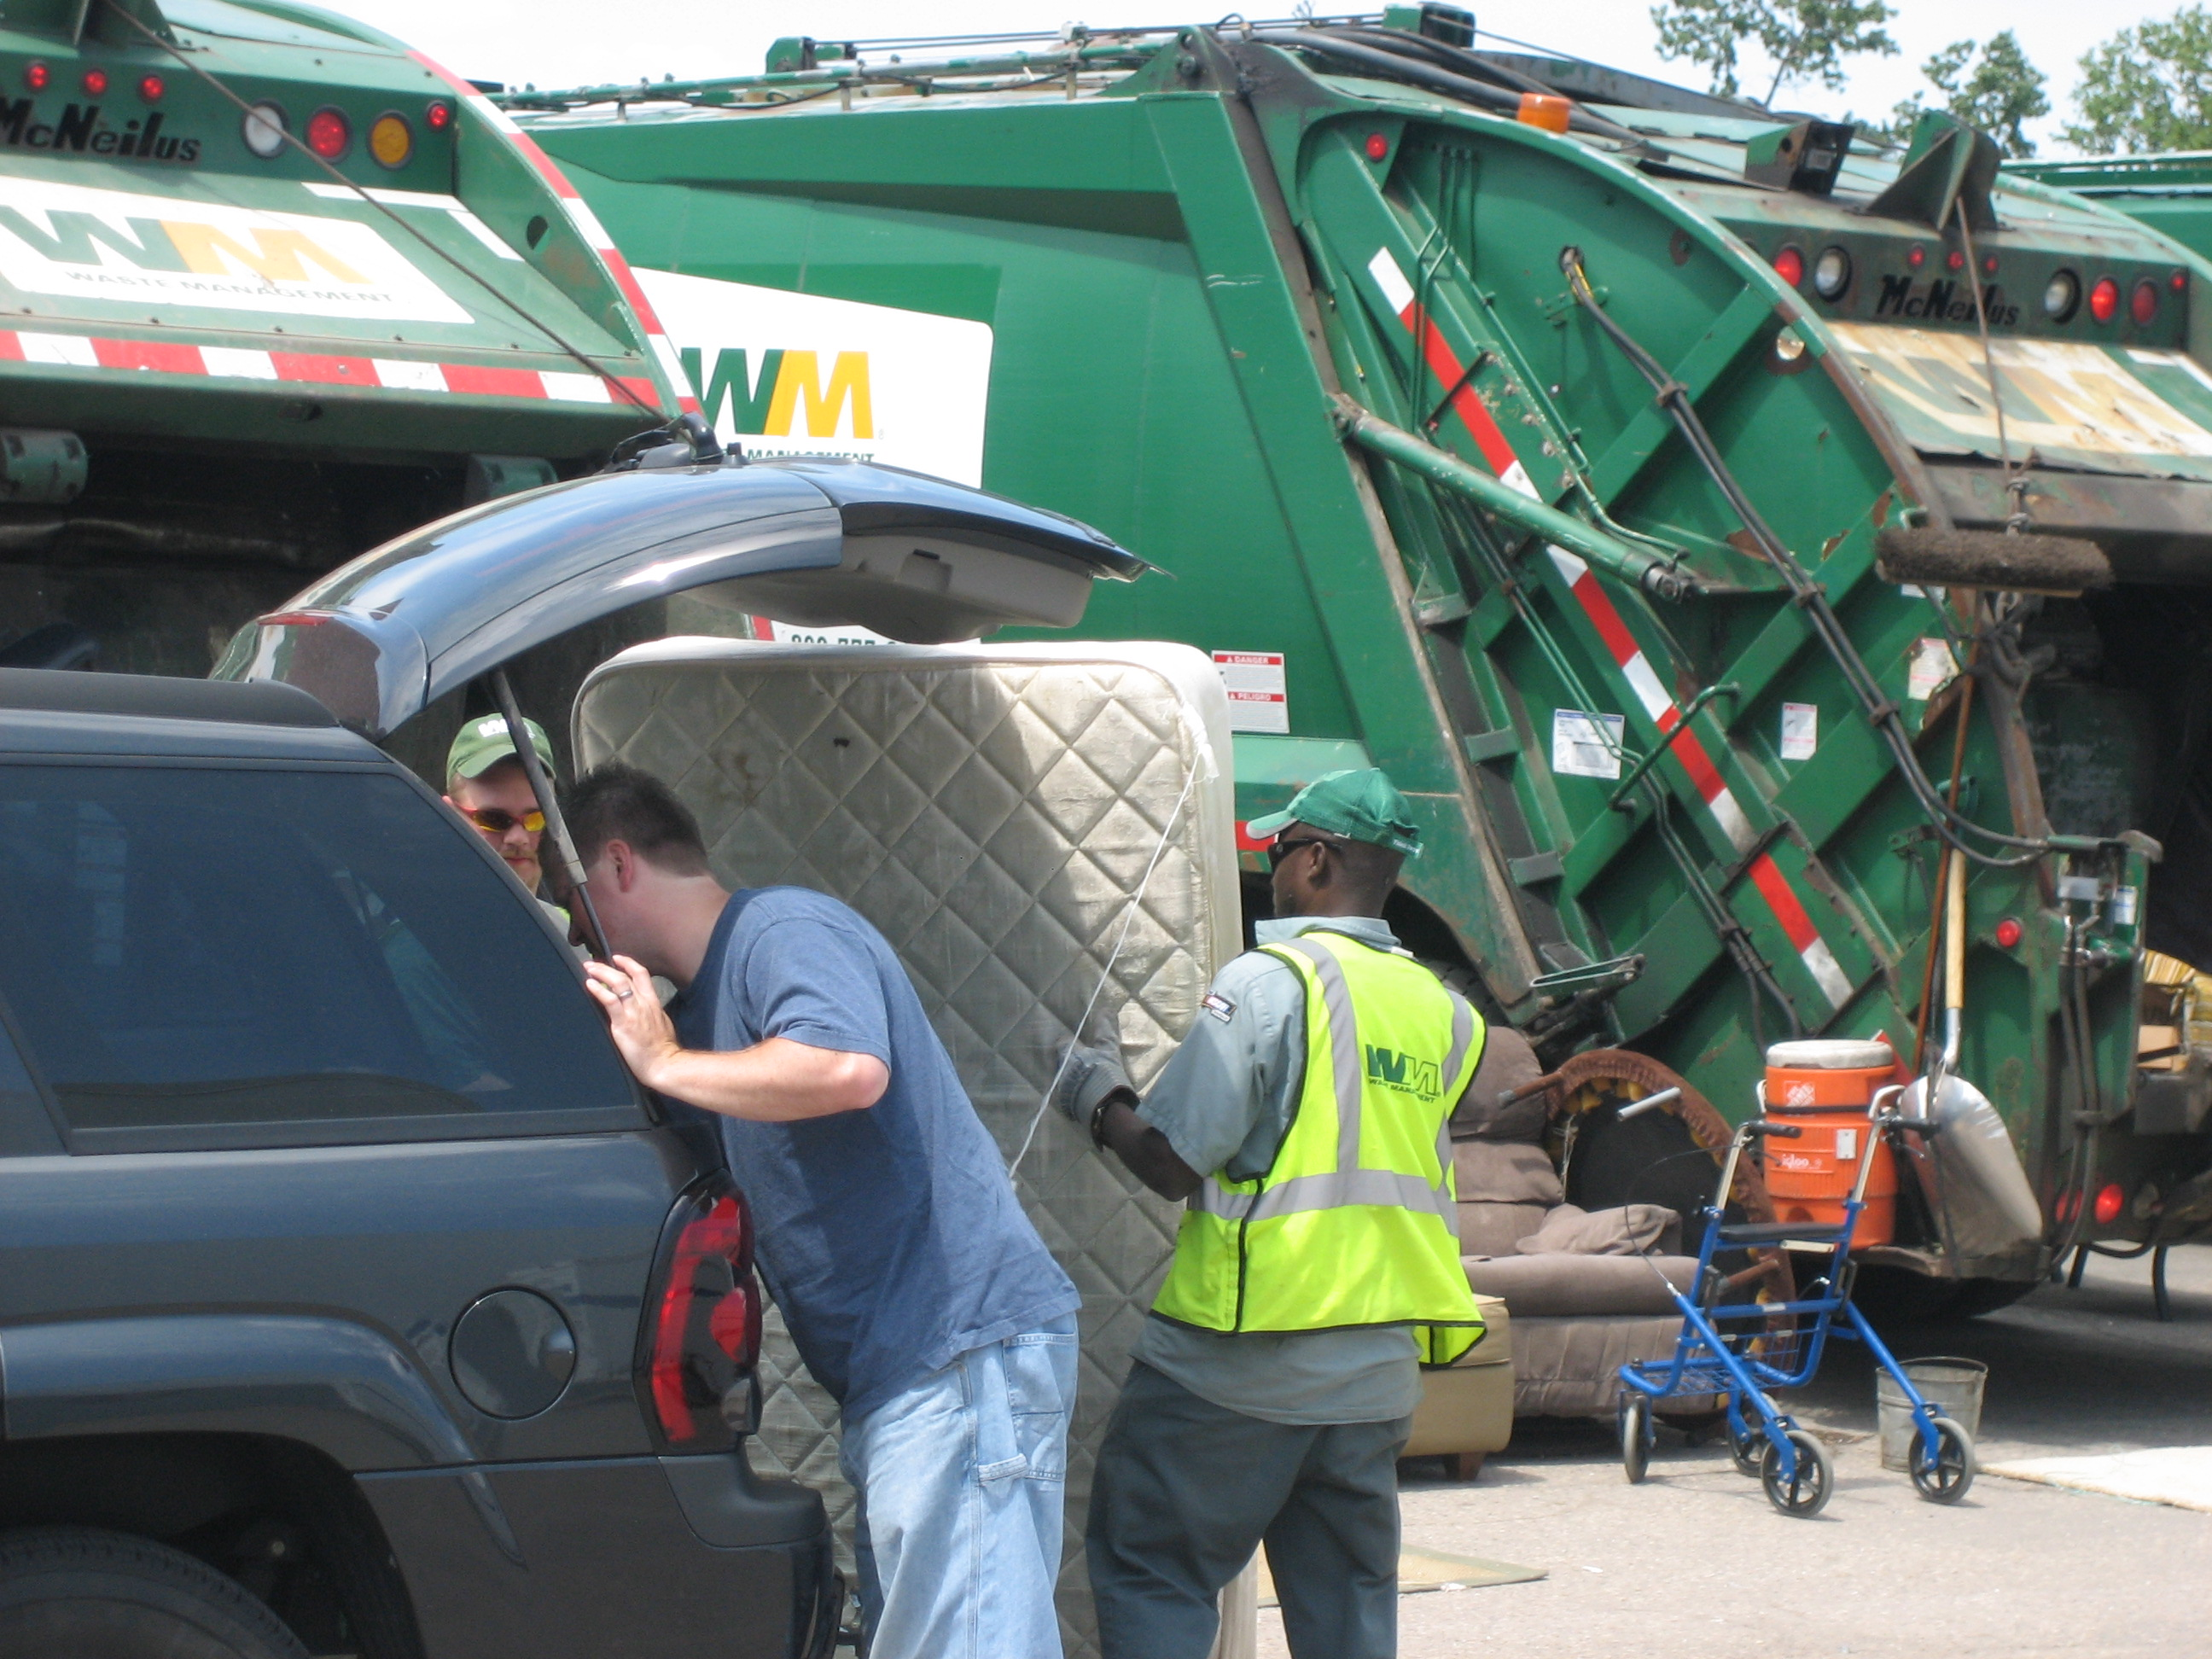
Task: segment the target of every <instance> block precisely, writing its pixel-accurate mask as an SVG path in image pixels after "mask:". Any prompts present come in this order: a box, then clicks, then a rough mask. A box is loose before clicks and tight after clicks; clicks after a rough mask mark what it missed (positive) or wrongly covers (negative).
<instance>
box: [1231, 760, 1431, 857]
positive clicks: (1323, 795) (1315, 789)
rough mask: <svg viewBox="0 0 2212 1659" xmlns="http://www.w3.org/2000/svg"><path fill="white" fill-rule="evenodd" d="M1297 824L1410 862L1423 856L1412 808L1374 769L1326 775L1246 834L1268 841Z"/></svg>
mask: <svg viewBox="0 0 2212 1659" xmlns="http://www.w3.org/2000/svg"><path fill="white" fill-rule="evenodd" d="M1293 823H1310V824H1311V825H1313V827H1314V828H1315V829H1325V830H1327V831H1328V833H1329V834H1330V835H1332V836H1343V837H1344V838H1345V839H1346V841H1366V842H1374V843H1375V845H1376V846H1377V847H1387V848H1389V849H1390V850H1391V851H1392V852H1394V853H1403V854H1406V855H1407V857H1408V858H1419V856H1420V853H1421V832H1420V829H1419V828H1418V827H1417V826H1416V825H1415V824H1414V823H1413V804H1412V803H1411V802H1409V801H1408V800H1407V799H1406V798H1405V796H1403V795H1401V793H1398V786H1397V785H1396V784H1395V783H1393V782H1391V781H1390V777H1389V774H1388V773H1386V772H1380V771H1377V770H1376V769H1375V768H1373V767H1371V766H1370V767H1366V768H1364V769H1356V770H1346V771H1342V772H1328V773H1324V774H1323V775H1322V776H1320V777H1317V778H1316V779H1315V780H1314V781H1312V782H1311V783H1310V784H1308V785H1307V786H1306V787H1304V788H1303V789H1301V790H1299V791H1298V793H1297V794H1295V795H1293V796H1291V804H1290V805H1288V806H1285V808H1284V809H1283V810H1282V811H1279V812H1270V813H1268V814H1267V816H1266V817H1258V818H1254V819H1253V820H1252V821H1251V822H1250V823H1248V824H1246V825H1245V826H1244V833H1245V834H1246V835H1248V836H1251V838H1252V839H1253V840H1255V841H1265V840H1266V839H1267V837H1268V836H1273V835H1279V834H1280V833H1281V832H1282V830H1283V829H1284V828H1285V826H1287V825H1289V824H1293Z"/></svg>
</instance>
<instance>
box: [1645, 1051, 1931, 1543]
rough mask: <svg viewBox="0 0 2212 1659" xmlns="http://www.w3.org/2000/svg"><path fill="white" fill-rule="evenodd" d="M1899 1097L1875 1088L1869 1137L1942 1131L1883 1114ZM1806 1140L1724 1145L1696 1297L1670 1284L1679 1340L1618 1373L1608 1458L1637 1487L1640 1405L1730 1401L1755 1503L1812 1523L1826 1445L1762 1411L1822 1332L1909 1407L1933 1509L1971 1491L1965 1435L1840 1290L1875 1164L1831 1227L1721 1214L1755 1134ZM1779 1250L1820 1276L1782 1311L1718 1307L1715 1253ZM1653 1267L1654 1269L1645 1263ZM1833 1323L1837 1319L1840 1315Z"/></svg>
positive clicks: (1823, 1496)
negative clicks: (1808, 1259) (1862, 1347)
mask: <svg viewBox="0 0 2212 1659" xmlns="http://www.w3.org/2000/svg"><path fill="white" fill-rule="evenodd" d="M1680 1092H1681V1091H1680V1090H1679V1089H1668V1090H1665V1091H1662V1092H1661V1093H1658V1094H1656V1095H1652V1096H1650V1097H1648V1098H1646V1099H1643V1100H1639V1101H1637V1102H1636V1103H1633V1104H1632V1105H1629V1106H1624V1107H1623V1108H1621V1109H1620V1116H1621V1117H1623V1118H1626V1117H1630V1116H1633V1115H1635V1114H1637V1113H1638V1112H1644V1111H1649V1110H1650V1109H1653V1108H1654V1107H1657V1106H1663V1105H1665V1104H1666V1103H1668V1102H1669V1101H1671V1100H1673V1099H1674V1098H1676V1097H1678V1096H1679V1095H1680ZM1902 1092H1903V1091H1901V1090H1900V1089H1897V1088H1886V1089H1883V1090H1881V1091H1879V1092H1877V1093H1876V1094H1875V1097H1874V1101H1873V1103H1872V1104H1871V1105H1870V1106H1869V1108H1868V1109H1867V1116H1868V1119H1869V1124H1870V1126H1871V1127H1872V1130H1873V1133H1875V1134H1878V1135H1883V1136H1886V1137H1890V1138H1894V1137H1896V1136H1899V1135H1904V1134H1918V1135H1933V1134H1935V1133H1936V1132H1937V1131H1938V1129H1939V1128H1940V1127H1941V1126H1940V1125H1939V1124H1937V1123H1935V1122H1932V1121H1929V1120H1926V1119H1923V1118H1913V1117H1904V1116H1900V1115H1899V1114H1897V1113H1896V1112H1895V1111H1893V1110H1892V1109H1890V1103H1892V1102H1893V1101H1894V1100H1895V1099H1896V1098H1897V1097H1898V1096H1899V1094H1900V1093H1902ZM1802 1133H1804V1131H1803V1130H1802V1129H1801V1128H1799V1127H1797V1126H1796V1125H1795V1124H1790V1123H1778V1122H1773V1121H1770V1120H1768V1119H1766V1118H1764V1117H1759V1118H1753V1120H1752V1121H1750V1122H1748V1123H1746V1124H1745V1125H1744V1126H1743V1127H1741V1128H1740V1129H1738V1130H1737V1131H1736V1132H1735V1136H1734V1138H1733V1139H1730V1141H1729V1150H1728V1158H1727V1159H1726V1161H1725V1162H1724V1163H1723V1165H1722V1167H1721V1179H1720V1186H1719V1188H1717V1190H1716V1191H1715V1192H1714V1194H1713V1201H1712V1203H1711V1205H1710V1206H1706V1208H1705V1243H1704V1245H1703V1247H1702V1248H1701V1249H1699V1252H1698V1276H1697V1281H1696V1282H1697V1284H1698V1285H1699V1294H1698V1297H1697V1299H1696V1300H1695V1301H1692V1299H1691V1298H1690V1297H1687V1296H1685V1295H1684V1294H1683V1293H1682V1292H1681V1291H1678V1290H1674V1287H1673V1286H1672V1285H1668V1290H1669V1291H1670V1292H1671V1293H1672V1294H1673V1296H1674V1302H1675V1305H1676V1306H1677V1307H1679V1308H1680V1310H1681V1314H1682V1334H1681V1335H1680V1337H1679V1338H1678V1339H1677V1340H1676V1342H1675V1345H1674V1358H1672V1359H1671V1360H1657V1359H1650V1360H1638V1361H1632V1362H1631V1363H1630V1364H1626V1365H1623V1366H1622V1367H1621V1368H1620V1381H1621V1384H1622V1388H1621V1394H1620V1462H1621V1467H1622V1468H1624V1469H1625V1470H1626V1473H1627V1475H1628V1478H1629V1480H1631V1481H1632V1482H1640V1481H1641V1480H1643V1479H1644V1473H1645V1471H1646V1469H1647V1468H1648V1467H1649V1465H1650V1455H1651V1444H1652V1439H1653V1429H1652V1421H1651V1408H1652V1407H1653V1405H1654V1404H1655V1403H1656V1402H1657V1401H1662V1400H1681V1399H1700V1398H1710V1397H1711V1395H1726V1396H1727V1399H1728V1433H1729V1451H1730V1452H1731V1453H1733V1454H1734V1455H1735V1466H1736V1468H1737V1469H1738V1470H1739V1471H1741V1473H1742V1474H1747V1475H1750V1476H1754V1477H1756V1478H1757V1480H1759V1484H1760V1485H1761V1486H1764V1487H1765V1490H1766V1497H1767V1500H1768V1501H1769V1502H1770V1503H1771V1504H1773V1505H1774V1507H1775V1508H1776V1509H1778V1510H1781V1511H1782V1513H1783V1514H1784V1515H1788V1516H1798V1517H1800V1518H1804V1517H1808V1516H1815V1515H1818V1514H1819V1513H1820V1510H1822V1509H1823V1508H1824V1507H1826V1504H1827V1502H1828V1498H1829V1495H1830V1493H1831V1492H1832V1490H1833V1488H1834V1484H1835V1481H1834V1469H1833V1468H1832V1465H1831V1464H1830V1462H1829V1460H1828V1450H1827V1448H1826V1446H1824V1445H1822V1444H1821V1443H1820V1441H1819V1440H1818V1439H1817V1438H1815V1437H1814V1436H1813V1435H1811V1434H1809V1433H1808V1432H1807V1431H1805V1430H1803V1429H1801V1428H1799V1427H1798V1426H1797V1425H1796V1423H1794V1422H1793V1421H1791V1420H1790V1415H1789V1413H1786V1412H1784V1410H1782V1408H1781V1407H1778V1406H1777V1405H1776V1404H1775V1403H1774V1401H1773V1400H1772V1398H1771V1396H1770V1395H1768V1393H1767V1390H1768V1389H1798V1388H1802V1387H1803V1386H1804V1385H1805V1384H1806V1383H1809V1382H1811V1381H1812V1380H1813V1377H1814V1374H1815V1373H1817V1372H1818V1371H1819V1370H1820V1356H1821V1353H1822V1352H1823V1351H1824V1350H1825V1349H1826V1346H1827V1342H1828V1335H1829V1333H1830V1331H1831V1330H1833V1331H1834V1332H1835V1334H1837V1335H1838V1336H1840V1337H1844V1338H1846V1339H1849V1340H1857V1341H1860V1342H1863V1343H1865V1344H1866V1345H1867V1347H1868V1349H1869V1352H1872V1353H1873V1355H1874V1357H1875V1362H1876V1363H1877V1364H1880V1365H1881V1368H1882V1370H1886V1371H1887V1372H1888V1373H1889V1374H1890V1376H1891V1377H1892V1378H1893V1379H1894V1380H1895V1382H1896V1383H1897V1386H1898V1388H1899V1390H1900V1391H1901V1392H1902V1393H1903V1394H1904V1395H1905V1398H1906V1399H1907V1400H1908V1401H1911V1404H1912V1417H1913V1430H1914V1432H1913V1442H1912V1451H1911V1474H1912V1484H1913V1486H1915V1487H1916V1488H1917V1490H1918V1492H1919V1493H1920V1495H1921V1497H1923V1498H1926V1499H1927V1500H1928V1501H1929V1503H1931V1504H1955V1503H1957V1502H1958V1501H1959V1500H1960V1498H1964V1497H1965V1496H1966V1489H1967V1488H1968V1487H1969V1486H1972V1485H1973V1483H1974V1443H1973V1441H1972V1439H1971V1438H1969V1437H1968V1436H1967V1434H1966V1431H1965V1430H1964V1429H1962V1428H1960V1426H1959V1425H1957V1424H1956V1423H1954V1422H1953V1421H1952V1420H1951V1419H1949V1418H1948V1417H1945V1416H1943V1415H1942V1414H1941V1413H1939V1412H1937V1410H1936V1407H1934V1406H1933V1405H1931V1404H1929V1401H1927V1400H1926V1399H1924V1398H1923V1396H1922V1395H1921V1393H1920V1391H1919V1390H1918V1389H1916V1388H1914V1387H1913V1386H1912V1383H1911V1379H1909V1378H1908V1377H1907V1376H1905V1371H1904V1369H1903V1368H1902V1367H1901V1366H1899V1364H1898V1363H1897V1359H1896V1357H1895V1356H1894V1355H1893V1354H1892V1353H1891V1352H1890V1351H1889V1348H1888V1346H1887V1345H1886V1344H1885V1343H1884V1342H1883V1341H1882V1340H1881V1338H1880V1337H1878V1336H1876V1335H1875V1333H1874V1328H1873V1327H1872V1326H1870V1325H1869V1324H1868V1323H1867V1322H1866V1318H1865V1316H1863V1315H1862V1314H1861V1313H1860V1312H1859V1310H1857V1308H1856V1307H1854V1306H1852V1305H1851V1285H1852V1281H1853V1279H1855V1277H1856V1276H1857V1267H1856V1266H1855V1264H1854V1263H1853V1262H1852V1261H1851V1259H1850V1255H1851V1233H1852V1231H1853V1230H1854V1229H1855V1228H1856V1227H1857V1225H1858V1218H1859V1212H1860V1211H1861V1210H1863V1209H1864V1208H1865V1207H1866V1187H1867V1176H1868V1173H1869V1171H1870V1170H1872V1168H1873V1167H1874V1162H1875V1160H1874V1159H1873V1158H1871V1157H1869V1158H1861V1159H1860V1160H1859V1171H1858V1178H1857V1182H1855V1184H1854V1185H1853V1187H1852V1190H1851V1195H1850V1198H1849V1199H1847V1200H1844V1218H1843V1221H1842V1223H1841V1224H1840V1225H1835V1226H1822V1225H1817V1224H1814V1223H1811V1222H1802V1221H1791V1222H1753V1223H1736V1224H1733V1225H1731V1224H1729V1223H1728V1222H1726V1221H1724V1220H1723V1215H1724V1214H1725V1212H1726V1211H1727V1208H1728V1199H1729V1189H1730V1188H1733V1187H1734V1186H1735V1170H1736V1161H1737V1160H1738V1159H1739V1158H1741V1157H1742V1156H1743V1153H1744V1149H1745V1148H1746V1147H1747V1146H1750V1145H1751V1144H1752V1142H1753V1141H1754V1140H1757V1139H1760V1138H1761V1137H1762V1136H1766V1135H1772V1136H1776V1137H1778V1138H1779V1139H1790V1140H1794V1139H1796V1138H1797V1137H1798V1136H1799V1135H1801V1134H1802ZM1747 1248H1748V1249H1759V1248H1770V1249H1791V1250H1800V1251H1811V1252H1817V1253H1822V1254H1825V1255H1827V1257H1828V1262H1827V1268H1826V1273H1824V1274H1822V1276H1821V1277H1820V1278H1817V1279H1814V1280H1813V1281H1812V1283H1811V1284H1809V1285H1807V1286H1806V1290H1805V1293H1804V1294H1803V1295H1802V1296H1801V1297H1798V1299H1796V1301H1791V1302H1764V1303H1762V1302H1750V1303H1738V1304H1723V1303H1722V1302H1720V1301H1719V1300H1718V1297H1719V1295H1720V1294H1721V1291H1719V1290H1711V1291H1708V1290H1707V1289H1705V1286H1707V1285H1721V1284H1722V1282H1723V1281H1722V1280H1721V1279H1720V1277H1719V1275H1718V1274H1717V1273H1715V1272H1714V1271H1713V1256H1714V1254H1715V1253H1716V1252H1717V1251H1718V1250H1721V1249H1747ZM1652 1271H1653V1272H1655V1273H1656V1272H1657V1271H1658V1270H1657V1269H1656V1267H1655V1268H1654V1269H1653V1270H1652ZM1839 1317H1840V1323H1838V1319H1839Z"/></svg>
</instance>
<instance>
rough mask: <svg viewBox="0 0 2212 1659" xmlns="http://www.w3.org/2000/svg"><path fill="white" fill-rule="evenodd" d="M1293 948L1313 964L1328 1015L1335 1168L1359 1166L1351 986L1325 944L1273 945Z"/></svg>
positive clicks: (1360, 1078)
mask: <svg viewBox="0 0 2212 1659" xmlns="http://www.w3.org/2000/svg"><path fill="white" fill-rule="evenodd" d="M1275 948H1276V949H1277V950H1280V951H1297V953H1298V954H1299V955H1300V956H1302V957H1304V958H1305V959H1306V960H1307V961H1308V962H1310V963H1313V965H1314V975H1315V976H1316V978H1317V979H1319V980H1320V981H1321V1006H1322V1008H1323V1009H1324V1010H1326V1011H1327V1012H1328V1054H1329V1060H1330V1062H1331V1064H1332V1065H1333V1066H1334V1070H1335V1073H1336V1167H1337V1168H1338V1169H1340V1170H1356V1169H1358V1167H1359V1103H1360V1101H1361V1099H1362V1098H1363V1097H1364V1095H1365V1094H1366V1091H1367V1085H1366V1079H1365V1078H1364V1075H1363V1074H1362V1073H1361V1071H1360V1066H1359V1022H1358V1020H1356V1019H1354V1018H1352V986H1351V983H1350V981H1347V980H1346V978H1345V977H1344V964H1343V963H1340V962H1339V961H1338V960H1337V959H1336V956H1335V953H1334V951H1330V950H1329V948H1328V946H1327V945H1316V944H1314V943H1313V942H1312V941H1310V940H1309V939H1285V940H1284V941H1283V943H1282V944H1280V945H1277V946H1276V947H1275Z"/></svg>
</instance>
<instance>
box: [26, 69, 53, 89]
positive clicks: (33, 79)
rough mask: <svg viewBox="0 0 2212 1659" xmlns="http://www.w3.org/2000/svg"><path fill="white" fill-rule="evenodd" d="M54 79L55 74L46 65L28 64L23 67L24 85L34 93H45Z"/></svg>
mask: <svg viewBox="0 0 2212 1659" xmlns="http://www.w3.org/2000/svg"><path fill="white" fill-rule="evenodd" d="M53 79H54V72H53V71H52V70H50V69H48V68H47V67H46V65H45V64H25V65H24V66H23V84H24V85H25V86H27V87H28V88H30V89H31V90H32V91H33V92H44V91H45V90H46V88H48V87H49V86H51V85H52V84H53Z"/></svg>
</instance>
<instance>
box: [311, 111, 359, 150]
mask: <svg viewBox="0 0 2212 1659" xmlns="http://www.w3.org/2000/svg"><path fill="white" fill-rule="evenodd" d="M350 143H353V126H352V124H351V123H350V122H349V121H348V120H347V119H346V118H345V117H344V116H343V115H342V114H340V113H339V112H337V110H334V109H319V110H317V111H316V112H314V113H313V115H310V116H309V117H308V118H307V148H308V149H311V150H313V151H314V152H315V154H316V155H319V156H321V157H322V158H323V160H325V161H337V159H338V157H339V156H341V155H344V154H345V153H346V146H347V145H349V144H350Z"/></svg>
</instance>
